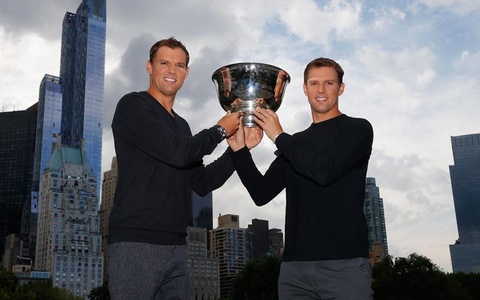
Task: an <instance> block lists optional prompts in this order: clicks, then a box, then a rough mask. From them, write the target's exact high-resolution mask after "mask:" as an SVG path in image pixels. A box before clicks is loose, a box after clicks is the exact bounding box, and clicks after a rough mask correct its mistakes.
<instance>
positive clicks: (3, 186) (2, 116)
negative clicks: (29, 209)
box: [0, 104, 38, 256]
mask: <svg viewBox="0 0 480 300" xmlns="http://www.w3.org/2000/svg"><path fill="white" fill-rule="evenodd" d="M37 107H38V105H36V104H35V105H33V106H31V107H30V108H28V109H27V110H23V111H13V112H2V113H0V256H1V254H3V251H4V247H5V238H6V237H7V235H8V234H11V233H14V234H20V233H21V231H22V222H21V221H22V211H23V207H24V205H25V204H26V203H28V201H29V199H30V191H31V190H32V172H33V152H34V148H35V127H36V118H37Z"/></svg>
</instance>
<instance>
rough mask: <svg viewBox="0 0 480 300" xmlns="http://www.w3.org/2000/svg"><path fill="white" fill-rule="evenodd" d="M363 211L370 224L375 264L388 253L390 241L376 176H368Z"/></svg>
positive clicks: (371, 253)
mask: <svg viewBox="0 0 480 300" xmlns="http://www.w3.org/2000/svg"><path fill="white" fill-rule="evenodd" d="M363 212H364V213H365V218H366V220H367V226H368V245H369V249H368V250H369V255H370V263H371V264H372V265H373V264H375V263H376V262H378V261H380V260H382V259H383V258H384V257H385V256H386V255H388V242H387V229H386V226H385V211H384V208H383V199H382V198H381V197H380V190H379V188H378V187H377V185H376V181H375V178H372V177H367V178H366V181H365V202H364V206H363Z"/></svg>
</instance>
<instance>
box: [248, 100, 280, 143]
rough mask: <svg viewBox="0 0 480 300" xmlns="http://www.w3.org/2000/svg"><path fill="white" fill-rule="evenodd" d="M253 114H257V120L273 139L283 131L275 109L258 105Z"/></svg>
mask: <svg viewBox="0 0 480 300" xmlns="http://www.w3.org/2000/svg"><path fill="white" fill-rule="evenodd" d="M253 114H254V115H255V122H256V123H257V124H258V125H260V127H262V129H263V131H265V133H266V134H267V136H268V137H269V138H270V139H271V140H273V139H274V138H275V136H277V135H278V134H279V133H282V132H283V128H282V125H281V124H280V120H278V116H277V114H276V113H275V112H274V111H273V110H271V109H265V108H259V107H257V108H256V109H255V111H254V112H253Z"/></svg>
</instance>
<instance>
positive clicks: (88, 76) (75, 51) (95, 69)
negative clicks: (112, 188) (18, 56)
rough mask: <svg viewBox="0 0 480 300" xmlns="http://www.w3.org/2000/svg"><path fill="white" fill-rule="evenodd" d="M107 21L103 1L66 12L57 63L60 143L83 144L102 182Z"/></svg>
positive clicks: (86, 0) (89, 1) (87, 2)
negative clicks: (60, 92)
mask: <svg viewBox="0 0 480 300" xmlns="http://www.w3.org/2000/svg"><path fill="white" fill-rule="evenodd" d="M106 19H107V13H106V0H83V1H82V3H81V4H80V6H79V7H78V9H77V12H76V14H73V13H70V12H67V13H66V14H65V17H64V20H63V30H62V50H61V61H60V78H61V80H62V93H63V106H62V128H61V135H62V143H63V144H64V145H67V146H70V147H75V148H80V144H81V143H82V141H83V143H84V145H83V147H84V149H85V153H86V154H87V157H88V159H89V161H90V163H91V165H92V168H93V171H94V173H95V176H96V177H97V180H100V179H101V156H102V124H103V120H102V118H103V96H104V95H103V94H104V75H105V38H106ZM99 195H100V188H98V190H97V196H99Z"/></svg>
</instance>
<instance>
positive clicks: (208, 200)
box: [190, 191, 213, 232]
mask: <svg viewBox="0 0 480 300" xmlns="http://www.w3.org/2000/svg"><path fill="white" fill-rule="evenodd" d="M190 225H191V226H194V227H201V228H206V229H207V232H208V231H209V230H211V229H213V209H212V192H210V193H208V194H207V195H206V196H205V197H201V196H199V195H198V194H197V193H195V192H194V191H192V224H190Z"/></svg>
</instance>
